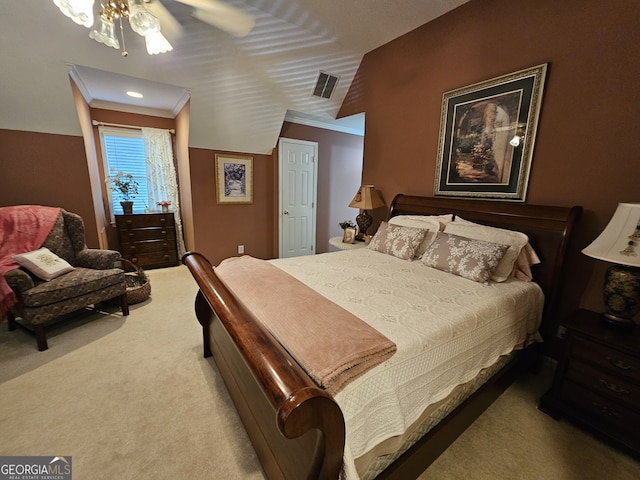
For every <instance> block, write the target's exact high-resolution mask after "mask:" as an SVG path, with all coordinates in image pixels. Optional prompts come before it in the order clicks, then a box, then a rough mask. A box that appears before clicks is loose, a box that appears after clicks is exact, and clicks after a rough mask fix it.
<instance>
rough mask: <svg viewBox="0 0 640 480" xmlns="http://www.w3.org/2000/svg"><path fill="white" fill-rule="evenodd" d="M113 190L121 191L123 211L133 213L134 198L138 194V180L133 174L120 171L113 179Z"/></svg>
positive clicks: (127, 213)
mask: <svg viewBox="0 0 640 480" xmlns="http://www.w3.org/2000/svg"><path fill="white" fill-rule="evenodd" d="M111 190H114V191H116V192H119V193H120V197H121V198H122V200H121V201H120V205H121V206H122V211H123V213H124V214H125V215H129V214H131V213H133V199H134V198H135V197H136V195H138V182H136V181H135V179H134V178H133V175H131V174H130V173H123V172H122V171H119V172H118V173H117V174H116V176H115V177H113V178H112V179H111Z"/></svg>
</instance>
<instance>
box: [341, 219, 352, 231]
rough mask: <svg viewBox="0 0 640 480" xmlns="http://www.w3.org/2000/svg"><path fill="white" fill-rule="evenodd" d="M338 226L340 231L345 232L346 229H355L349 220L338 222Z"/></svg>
mask: <svg viewBox="0 0 640 480" xmlns="http://www.w3.org/2000/svg"><path fill="white" fill-rule="evenodd" d="M338 225H340V228H341V229H342V230H345V229H347V228H356V226H355V225H354V223H353V222H352V221H351V220H345V221H344V222H340V223H339V224H338Z"/></svg>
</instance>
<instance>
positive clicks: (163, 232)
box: [120, 227, 176, 242]
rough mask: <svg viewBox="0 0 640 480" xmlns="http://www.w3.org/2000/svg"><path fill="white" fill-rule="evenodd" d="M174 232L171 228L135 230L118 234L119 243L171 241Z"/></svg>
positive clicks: (174, 234)
mask: <svg viewBox="0 0 640 480" xmlns="http://www.w3.org/2000/svg"><path fill="white" fill-rule="evenodd" d="M175 236H176V231H175V229H174V228H173V227H166V228H157V227H153V228H152V227H150V228H135V229H132V230H124V231H121V232H120V242H140V241H146V240H157V239H159V238H161V239H172V238H175Z"/></svg>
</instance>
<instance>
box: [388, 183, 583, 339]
mask: <svg viewBox="0 0 640 480" xmlns="http://www.w3.org/2000/svg"><path fill="white" fill-rule="evenodd" d="M446 213H452V214H454V215H455V216H459V217H462V218H464V219H465V220H470V221H472V222H476V223H482V224H484V225H490V226H493V227H498V228H505V229H508V230H517V231H519V232H522V233H525V234H526V235H527V236H528V237H529V243H530V244H531V246H532V247H533V248H534V250H535V251H536V253H537V254H538V256H539V257H540V260H541V263H540V264H539V265H534V266H533V267H532V268H531V270H532V272H533V276H534V281H535V282H536V283H538V285H540V287H541V288H542V290H543V292H544V294H545V307H544V315H543V319H542V326H541V328H540V333H541V334H542V336H543V337H544V338H545V339H550V338H552V337H553V336H554V335H555V333H556V330H557V328H558V319H557V317H556V311H557V302H558V299H559V293H560V289H561V286H562V273H563V265H564V260H565V253H566V251H567V246H568V244H569V239H570V236H571V232H572V230H573V227H574V225H575V223H576V221H577V220H578V218H579V217H580V214H581V213H582V207H579V206H574V207H555V206H546V205H525V204H521V203H505V202H499V201H490V200H469V199H458V198H447V197H437V198H436V197H418V196H411V195H403V194H398V195H396V197H395V198H394V199H393V202H392V203H391V208H390V209H389V217H388V218H391V217H394V216H396V215H441V214H446Z"/></svg>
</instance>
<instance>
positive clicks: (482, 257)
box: [420, 232, 509, 283]
mask: <svg viewBox="0 0 640 480" xmlns="http://www.w3.org/2000/svg"><path fill="white" fill-rule="evenodd" d="M508 248H509V246H508V245H500V244H497V243H492V242H485V241H483V240H474V239H471V238H465V237H459V236H458V235H452V234H449V233H445V232H438V233H437V234H436V238H435V240H434V241H433V243H432V244H431V245H430V246H429V248H427V251H426V252H425V254H424V255H423V257H422V259H421V260H420V261H421V262H422V263H424V264H425V265H426V266H428V267H433V268H436V269H438V270H442V271H444V272H448V273H453V274H454V275H458V276H460V277H464V278H468V279H469V280H473V281H474V282H481V283H486V282H488V281H489V279H490V278H491V275H492V274H493V272H494V271H495V269H496V267H497V266H498V264H499V263H500V260H501V259H502V257H503V256H504V254H505V252H506V251H507V249H508Z"/></svg>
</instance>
